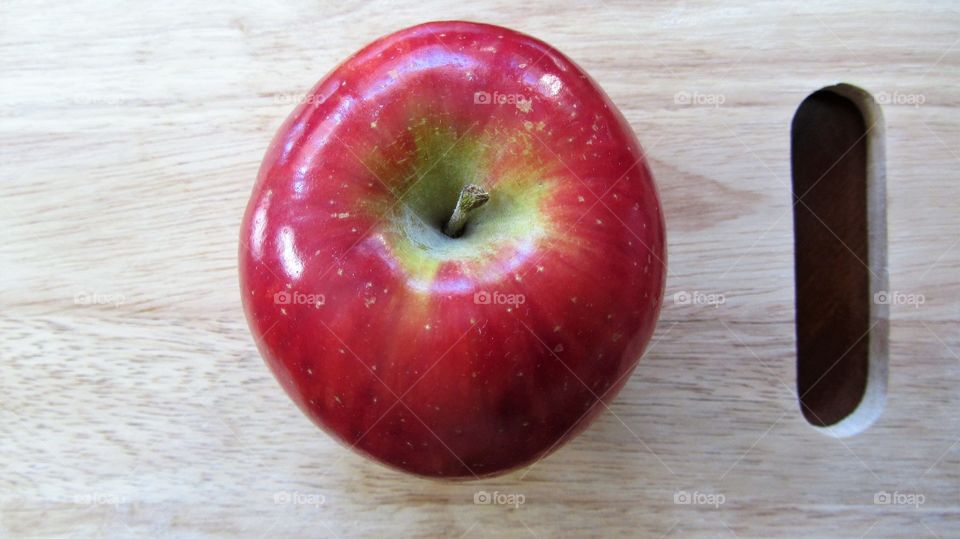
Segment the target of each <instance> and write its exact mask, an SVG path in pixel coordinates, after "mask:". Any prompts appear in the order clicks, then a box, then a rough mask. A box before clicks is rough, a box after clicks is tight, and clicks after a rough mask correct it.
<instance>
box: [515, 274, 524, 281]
mask: <svg viewBox="0 0 960 539" xmlns="http://www.w3.org/2000/svg"><path fill="white" fill-rule="evenodd" d="M513 280H514V281H517V282H518V283H519V282H522V281H523V275H520V274H519V273H514V274H513Z"/></svg>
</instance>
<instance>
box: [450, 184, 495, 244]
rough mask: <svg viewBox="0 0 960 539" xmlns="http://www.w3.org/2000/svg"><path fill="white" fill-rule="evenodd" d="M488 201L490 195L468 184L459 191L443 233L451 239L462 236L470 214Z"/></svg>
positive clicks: (480, 188)
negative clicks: (455, 204)
mask: <svg viewBox="0 0 960 539" xmlns="http://www.w3.org/2000/svg"><path fill="white" fill-rule="evenodd" d="M488 200H490V194H489V193H487V192H486V191H485V190H484V189H483V187H480V186H479V185H476V184H472V183H471V184H468V185H466V186H464V188H463V189H462V190H461V191H460V197H459V198H457V206H456V207H455V208H454V209H453V215H451V216H450V220H449V221H447V226H446V227H444V229H443V233H444V234H446V235H447V236H450V237H451V238H459V237H460V235H461V234H463V227H465V226H466V225H467V217H469V216H470V212H471V211H473V210H475V209H477V208H479V207H480V206H483V205H484V204H486V203H487V201H488Z"/></svg>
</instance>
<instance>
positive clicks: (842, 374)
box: [791, 84, 889, 436]
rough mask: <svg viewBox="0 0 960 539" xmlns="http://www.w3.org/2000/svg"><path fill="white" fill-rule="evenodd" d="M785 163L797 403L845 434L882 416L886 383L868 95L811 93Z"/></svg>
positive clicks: (880, 241)
mask: <svg viewBox="0 0 960 539" xmlns="http://www.w3.org/2000/svg"><path fill="white" fill-rule="evenodd" d="M791 162H792V171H793V225H794V271H795V279H796V280H795V286H796V336H797V392H798V396H799V400H800V403H799V404H800V408H801V410H802V412H803V415H804V417H805V418H806V419H807V421H808V422H810V424H812V425H814V426H816V427H819V428H823V429H824V431H825V432H826V433H828V434H831V435H834V436H850V435H853V434H856V433H858V432H861V431H862V430H864V429H866V428H867V427H868V426H870V424H872V423H873V422H874V421H875V420H876V419H877V418H878V417H879V416H880V413H881V411H882V409H883V403H884V396H885V393H886V384H887V354H888V333H889V327H888V306H887V300H886V297H887V296H886V293H887V290H888V288H887V264H886V258H887V257H886V248H887V246H886V189H885V181H886V180H885V174H884V125H883V117H882V114H881V112H880V110H879V107H878V106H877V105H876V103H875V101H874V100H873V98H872V97H871V96H870V94H868V93H867V92H866V91H864V90H862V89H860V88H857V87H855V86H852V85H849V84H839V85H836V86H830V87H827V88H823V89H821V90H819V91H817V92H814V93H813V94H811V95H810V96H808V97H807V98H806V99H805V100H804V101H803V103H801V105H800V107H799V108H798V109H797V112H796V114H795V115H794V118H793V125H792V132H791Z"/></svg>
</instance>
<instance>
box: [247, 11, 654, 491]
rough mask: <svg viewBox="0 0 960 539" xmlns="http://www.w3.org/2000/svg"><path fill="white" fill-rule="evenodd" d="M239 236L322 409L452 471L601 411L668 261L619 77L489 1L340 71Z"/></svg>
mask: <svg viewBox="0 0 960 539" xmlns="http://www.w3.org/2000/svg"><path fill="white" fill-rule="evenodd" d="M458 201H459V202H458ZM458 203H459V209H458V210H457V209H456V208H457V207H458ZM455 210H456V211H455ZM454 213H456V214H457V216H454V215H453V214H454ZM240 244H241V246H240V284H241V289H242V294H243V302H244V305H245V309H246V314H247V319H248V321H249V323H250V327H251V330H252V332H253V334H254V336H255V338H256V341H257V344H258V346H259V349H260V352H261V354H262V355H263V357H264V358H265V359H266V362H267V364H268V365H269V366H270V368H271V369H272V370H273V372H274V374H275V375H276V377H277V379H278V380H279V381H280V383H281V385H282V386H283V387H284V389H285V390H286V391H287V393H288V394H289V395H290V396H291V398H292V399H293V400H294V401H295V402H296V404H297V405H298V406H299V407H300V408H301V410H303V412H304V413H305V414H306V415H307V416H309V417H310V418H311V419H312V420H313V421H314V422H316V423H317V424H318V425H319V426H320V427H322V428H323V429H324V430H325V431H326V432H328V433H330V434H331V435H333V436H334V437H335V438H337V439H339V440H340V441H341V442H343V443H344V444H346V445H348V446H350V447H352V448H355V449H356V450H358V451H360V452H362V453H364V454H366V455H368V456H370V457H373V458H374V459H376V460H378V461H380V462H382V463H385V464H387V465H389V466H392V467H394V468H398V469H401V470H404V471H407V472H412V473H415V474H420V475H425V476H434V477H449V478H472V477H479V476H484V475H491V474H496V473H502V472H504V471H507V470H510V469H513V468H516V467H518V466H521V465H524V464H528V463H531V462H533V461H535V460H537V459H539V458H542V457H543V456H545V455H546V454H547V453H549V452H551V451H552V450H554V449H555V448H557V447H558V446H560V445H561V444H562V443H563V442H564V441H566V440H569V439H570V438H571V437H572V436H574V435H575V434H576V433H577V432H579V431H580V430H582V429H583V428H585V427H586V425H587V424H588V423H589V422H590V421H591V420H592V419H593V417H594V416H596V414H597V413H598V412H599V411H601V410H602V409H603V408H604V407H605V406H606V403H607V402H609V401H610V400H611V399H612V398H613V397H614V396H615V395H616V393H617V392H618V390H619V389H620V388H621V387H622V386H623V385H624V383H625V382H626V379H627V377H628V375H629V374H630V372H631V371H632V370H633V368H634V366H635V365H636V363H637V361H638V360H639V358H640V356H641V355H642V353H643V350H644V348H645V346H646V344H647V343H648V341H649V340H650V336H651V334H652V333H653V330H654V326H655V324H656V320H657V315H658V313H659V309H660V304H661V301H662V297H663V286H664V275H665V271H666V267H665V262H664V260H665V256H666V253H665V246H664V222H663V215H662V213H661V210H660V204H659V201H658V199H657V193H656V188H655V186H654V183H653V179H652V177H651V175H650V171H649V169H648V167H647V163H646V161H645V159H644V156H643V153H642V151H641V149H640V145H639V144H638V142H637V140H636V138H635V137H634V135H633V133H632V132H631V130H630V127H629V125H628V124H627V122H626V121H625V120H624V118H623V116H621V114H620V113H619V111H618V110H617V109H616V107H615V106H614V105H613V104H612V103H611V102H610V100H609V98H608V97H607V96H606V95H605V94H604V93H603V91H602V90H600V88H599V87H598V86H597V84H596V83H595V82H594V81H593V80H592V79H591V78H590V77H589V76H588V75H587V74H586V73H584V72H583V70H581V69H580V68H579V67H578V66H577V65H576V64H574V63H573V62H572V61H571V60H569V59H568V58H567V57H565V56H564V55H562V54H560V53H559V52H558V51H556V50H555V49H553V48H551V47H550V46H549V45H547V44H545V43H543V42H541V41H538V40H536V39H534V38H531V37H529V36H525V35H522V34H519V33H517V32H514V31H512V30H508V29H506V28H500V27H496V26H490V25H485V24H475V23H468V22H434V23H428V24H423V25H420V26H415V27H413V28H408V29H406V30H402V31H400V32H397V33H395V34H392V35H389V36H387V37H384V38H381V39H379V40H377V41H376V42H374V43H372V44H371V45H369V46H367V47H366V48H364V49H363V50H361V51H360V52H359V53H357V54H355V55H354V56H352V57H351V58H349V59H348V60H347V61H346V62H344V63H343V64H341V65H340V66H339V67H337V68H336V69H334V71H333V72H331V73H330V74H329V75H327V76H326V77H325V78H324V79H323V80H322V81H320V82H319V83H318V84H317V85H316V86H315V87H314V88H313V89H312V90H311V91H310V93H309V94H308V95H307V99H305V100H304V102H303V103H302V104H301V105H300V106H299V107H298V108H297V109H296V110H295V111H294V112H293V114H292V115H291V116H290V117H289V118H288V119H287V121H286V123H284V125H283V126H282V127H281V128H280V131H279V133H278V134H277V135H276V137H275V139H274V140H273V143H272V144H271V146H270V148H269V150H268V151H267V154H266V157H265V158H264V160H263V165H262V167H261V169H260V173H259V178H258V180H257V184H256V187H255V188H254V190H253V194H252V196H251V198H250V203H249V206H248V207H247V211H246V214H245V216H244V219H243V225H242V231H241V241H240Z"/></svg>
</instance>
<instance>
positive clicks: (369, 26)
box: [0, 0, 960, 538]
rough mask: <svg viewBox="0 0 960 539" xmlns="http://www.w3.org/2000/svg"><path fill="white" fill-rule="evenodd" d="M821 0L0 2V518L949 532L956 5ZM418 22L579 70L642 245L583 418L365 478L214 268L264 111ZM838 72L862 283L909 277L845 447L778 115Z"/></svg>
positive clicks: (956, 301)
mask: <svg viewBox="0 0 960 539" xmlns="http://www.w3.org/2000/svg"><path fill="white" fill-rule="evenodd" d="M842 4H843V5H842V6H838V5H837V3H834V2H819V1H804V2H794V3H781V2H757V3H724V5H720V4H715V3H712V2H701V1H691V2H649V3H643V4H641V3H638V2H628V1H612V0H604V1H600V0H596V1H583V2H570V3H566V2H560V3H555V2H531V1H516V0H514V1H494V2H483V3H480V2H477V3H472V2H469V3H468V2H454V1H450V0H420V1H416V2H407V1H399V0H397V1H392V0H381V1H375V2H370V3H365V4H353V3H349V2H334V1H333V0H328V1H319V2H306V1H281V2H276V3H272V2H223V3H211V2H186V1H170V2H147V1H133V2H119V1H105V0H89V1H78V2H41V1H35V2H20V1H16V0H13V1H10V0H8V1H5V2H3V3H2V4H0V204H2V206H0V207H2V210H0V230H2V231H3V239H2V241H0V307H2V310H0V360H2V361H0V536H4V537H7V536H10V537H19V536H24V537H51V536H79V537H86V536H104V537H149V536H177V537H234V536H240V537H318V536H319V537H327V536H330V537H353V536H365V537H366V536H424V537H426V536H429V537H437V536H450V537H468V538H469V537H528V536H532V537H540V538H547V537H560V536H571V537H582V536H604V537H615V536H626V535H631V536H644V537H694V536H711V537H733V538H736V537H772V536H783V537H801V536H802V537H831V536H852V537H864V536H865V537H893V536H910V537H940V538H947V537H957V536H958V535H960V413H958V412H960V406H958V405H960V397H958V395H960V393H958V386H960V336H958V332H957V328H958V322H960V280H958V270H960V247H958V242H960V212H958V200H960V174H958V172H957V171H958V170H960V108H958V107H960V93H958V92H960V71H958V70H960V44H958V39H960V6H958V5H957V4H955V3H951V2H947V1H942V2H918V3H913V4H907V3H894V2H865V1H864V2H859V1H858V2H844V3H842ZM441 18H442V19H453V18H459V19H469V20H478V21H485V22H492V23H495V24H501V25H505V26H509V27H512V28H516V29H518V30H520V31H523V32H526V33H529V34H532V35H535V36H537V37H540V38H542V39H544V40H546V41H548V42H549V43H551V44H553V45H554V46H556V47H558V48H559V49H560V50H562V51H564V52H565V53H566V54H568V55H569V56H570V57H571V58H573V59H574V60H575V61H576V62H578V63H579V64H580V65H581V66H583V67H584V68H585V69H586V70H587V71H588V72H590V73H591V74H592V75H593V76H594V77H595V78H596V79H597V80H598V82H599V83H600V84H601V85H602V86H603V87H604V88H605V90H606V91H607V92H608V93H609V94H610V96H611V98H612V99H613V101H614V102H615V103H617V104H618V105H619V106H620V107H621V109H622V110H623V112H624V114H625V115H626V117H627V118H628V120H629V121H630V122H631V124H632V126H633V128H634V129H635V130H636V132H637V134H638V135H639V137H640V140H641V142H642V143H643V144H644V145H645V147H646V149H647V151H648V154H649V156H650V157H651V159H652V163H651V166H652V169H653V172H654V174H655V176H656V178H657V180H658V183H659V186H660V190H661V195H662V198H663V203H664V208H665V213H666V217H667V222H668V237H669V249H670V260H669V263H670V275H669V279H668V283H667V298H668V303H667V305H666V306H665V309H664V312H663V315H662V318H661V322H660V325H659V327H658V330H657V334H656V336H655V340H654V343H653V345H652V346H651V348H650V350H649V351H648V353H647V354H646V357H645V358H644V359H643V361H642V362H641V364H640V366H639V368H638V369H637V371H636V372H635V374H634V375H633V376H632V378H631V380H630V382H629V383H628V385H627V386H626V388H625V389H624V391H623V392H622V393H621V394H620V396H619V397H618V398H617V400H616V401H615V403H614V404H613V405H612V407H611V411H610V412H607V413H605V414H604V415H602V416H601V417H600V418H599V419H598V420H597V422H596V423H595V424H594V425H593V426H592V427H591V428H590V429H588V430H587V431H586V432H585V433H584V434H583V435H582V436H580V437H579V438H577V439H576V440H575V441H573V442H572V443H571V444H569V445H568V446H567V447H565V448H563V449H562V450H560V451H559V452H558V453H556V454H554V455H552V456H550V457H548V458H547V459H544V460H543V461H541V462H539V463H537V464H536V465H534V466H533V467H531V468H528V469H525V470H521V471H518V472H516V473H513V474H511V475H508V476H505V477H501V478H497V479H489V480H483V481H479V482H466V483H439V482H432V481H425V480H421V479H416V478H411V477H407V476H404V475H401V474H399V473H396V472H393V471H390V470H387V469H384V468H382V467H381V466H379V465H377V464H374V463H371V462H369V461H367V460H365V459H363V458H362V457H360V456H357V455H355V454H353V453H351V452H349V451H347V450H345V449H344V448H342V447H340V446H339V445H337V444H336V443H335V442H334V441H333V440H331V439H330V438H328V437H326V436H325V435H324V434H323V433H321V432H320V431H319V430H317V429H316V428H315V427H314V426H313V425H312V424H311V423H310V422H309V421H308V420H307V419H306V418H305V417H303V416H302V415H301V414H300V412H299V411H298V410H297V409H296V408H295V407H294V406H293V405H292V404H291V403H290V401H289V400H288V398H287V397H286V395H284V394H283V392H282V391H281V389H280V387H279V386H278V384H277V383H276V382H275V381H274V380H273V378H272V377H271V375H270V374H269V372H268V371H267V369H266V367H265V366H264V365H263V363H262V361H261V359H260V357H259V356H258V354H257V351H256V349H255V347H254V343H253V341H252V339H251V337H250V335H249V333H248V331H247V329H246V324H245V322H244V319H243V315H242V311H241V308H240V302H239V292H238V287H237V269H236V252H237V242H236V240H237V231H238V226H239V222H240V217H241V212H242V210H243V208H244V205H245V202H246V199H247V196H248V195H249V192H250V189H251V187H252V183H253V181H254V178H255V176H256V169H257V167H258V164H259V161H260V158H261V156H262V154H263V151H264V150H265V148H266V145H267V143H268V141H269V140H270V138H271V136H272V135H273V133H274V131H275V130H276V129H277V127H278V126H279V125H280V123H281V122H282V120H283V119H284V117H285V116H286V114H287V113H288V112H289V111H290V110H291V109H292V108H293V105H294V103H295V102H296V101H297V100H298V99H300V97H301V96H302V95H303V93H304V92H305V91H306V90H307V89H308V88H309V87H310V86H311V85H313V83H314V82H315V81H316V80H318V79H319V78H320V77H321V76H323V75H324V74H325V73H326V72H327V71H328V70H329V69H331V68H332V67H333V66H334V65H335V64H336V63H337V62H339V61H340V60H341V59H343V58H344V57H346V56H347V55H348V54H350V53H352V52H353V51H355V50H356V49H358V48H360V47H361V46H363V45H365V44H366V43H368V42H369V41H371V40H372V39H374V38H376V37H378V36H380V35H383V34H386V33H389V32H392V31H394V30H396V29H399V28H401V27H404V26H408V25H411V24H414V23H418V22H423V21H426V20H431V19H441ZM838 81H846V82H850V83H853V84H856V85H858V86H861V87H863V88H865V89H867V90H868V91H870V92H872V93H873V94H874V95H875V96H877V97H878V98H879V99H880V100H881V101H882V108H883V113H884V115H885V117H886V137H887V139H886V147H887V171H888V180H887V181H888V185H887V193H888V220H889V248H888V250H889V265H890V267H889V274H890V287H891V289H892V290H894V291H899V292H901V293H904V294H914V295H915V297H922V298H923V303H922V304H920V305H916V304H906V303H903V304H894V305H891V306H890V316H891V322H890V325H891V330H890V334H891V343H890V346H891V354H890V365H889V367H890V377H889V388H888V394H887V400H886V406H885V410H884V413H883V415H882V417H881V418H880V419H879V420H878V421H877V422H876V423H875V424H874V425H873V426H872V427H870V428H869V429H868V430H867V431H866V432H863V433H861V434H859V435H857V436H853V437H849V438H833V437H830V436H827V435H825V434H824V433H822V432H820V431H818V430H816V429H815V428H814V427H812V426H810V425H809V424H808V423H807V422H806V420H805V419H804V418H803V415H802V414H801V411H800V409H799V406H798V404H797V397H796V394H795V387H796V382H795V379H796V376H795V368H796V358H795V354H794V345H795V342H794V333H793V317H794V314H793V313H794V306H793V254H792V237H793V236H792V230H791V221H792V219H791V213H790V212H791V194H790V161H789V148H790V140H789V126H790V121H791V118H792V115H793V113H794V111H795V109H796V107H797V105H799V103H800V102H801V101H802V100H803V98H804V97H805V96H806V95H808V94H809V93H811V92H813V91H815V90H817V89H819V88H820V87H823V86H825V85H828V84H832V83H835V82H838ZM678 292H688V293H694V292H699V293H702V294H721V295H722V297H723V299H724V302H723V303H722V304H720V305H717V306H710V305H694V304H691V305H681V304H679V303H677V302H674V301H672V298H673V295H674V294H676V293H678ZM479 492H488V493H491V494H492V493H494V492H497V493H500V494H505V495H514V500H520V499H521V498H520V496H522V501H523V503H522V504H517V505H504V504H488V505H485V504H475V503H474V497H475V495H477V493H479ZM883 493H889V494H890V500H891V501H893V502H894V503H890V504H884V503H875V498H877V497H878V496H879V497H880V498H882V495H883ZM894 493H896V495H895V496H894ZM685 494H686V495H688V498H689V499H690V500H692V501H694V502H696V503H678V502H682V501H684V500H683V496H684V495H685ZM880 501H883V500H882V499H880Z"/></svg>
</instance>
